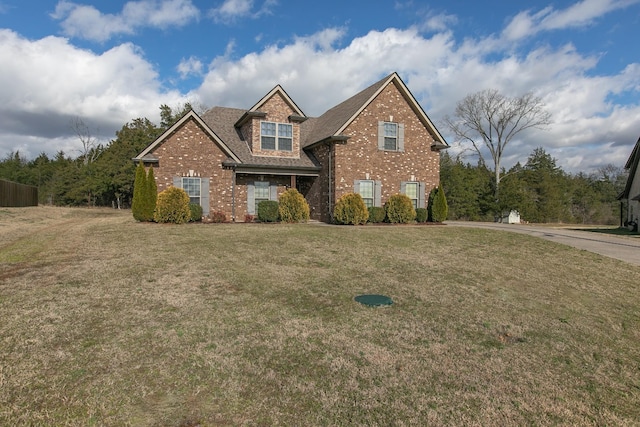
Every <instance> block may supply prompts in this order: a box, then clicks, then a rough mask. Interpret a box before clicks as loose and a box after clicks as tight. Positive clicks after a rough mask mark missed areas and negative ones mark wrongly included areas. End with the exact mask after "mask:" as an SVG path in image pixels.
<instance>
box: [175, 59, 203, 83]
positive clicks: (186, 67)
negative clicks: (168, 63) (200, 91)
mask: <svg viewBox="0 0 640 427" xmlns="http://www.w3.org/2000/svg"><path fill="white" fill-rule="evenodd" d="M202 70H203V64H202V61H200V60H199V59H198V58H195V57H193V56H191V57H189V58H186V59H185V58H183V59H182V60H181V61H180V64H178V73H179V74H180V77H181V78H183V79H185V78H187V77H189V76H191V75H200V74H202Z"/></svg>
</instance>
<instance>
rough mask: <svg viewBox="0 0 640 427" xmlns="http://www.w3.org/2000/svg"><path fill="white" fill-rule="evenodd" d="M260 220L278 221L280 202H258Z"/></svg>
mask: <svg viewBox="0 0 640 427" xmlns="http://www.w3.org/2000/svg"><path fill="white" fill-rule="evenodd" d="M258 220H259V221H262V222H277V221H278V202H276V201H275V200H263V201H262V202H260V203H258Z"/></svg>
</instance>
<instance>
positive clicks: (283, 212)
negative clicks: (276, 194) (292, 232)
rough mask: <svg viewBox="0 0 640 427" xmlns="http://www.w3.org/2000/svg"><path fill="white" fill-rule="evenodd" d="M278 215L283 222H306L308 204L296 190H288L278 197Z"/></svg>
mask: <svg viewBox="0 0 640 427" xmlns="http://www.w3.org/2000/svg"><path fill="white" fill-rule="evenodd" d="M278 213H279V214H280V221H283V222H306V221H309V203H307V200H306V199H305V198H304V196H303V195H302V194H300V193H299V192H298V190H296V189H295V188H290V189H288V190H287V191H285V192H284V193H282V195H280V200H279V201H278Z"/></svg>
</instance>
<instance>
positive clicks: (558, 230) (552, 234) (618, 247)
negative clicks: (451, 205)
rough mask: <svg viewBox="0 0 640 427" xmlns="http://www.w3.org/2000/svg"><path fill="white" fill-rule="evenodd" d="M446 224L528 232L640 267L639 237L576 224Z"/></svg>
mask: <svg viewBox="0 0 640 427" xmlns="http://www.w3.org/2000/svg"><path fill="white" fill-rule="evenodd" d="M445 224H448V225H450V226H455V227H475V228H488V229H495V230H504V231H511V232H514V233H522V234H529V235H531V236H536V237H540V238H542V239H547V240H551V241H552V242H557V243H562V244H565V245H569V246H573V247H575V248H578V249H583V250H585V251H590V252H595V253H597V254H600V255H604V256H606V257H610V258H615V259H619V260H622V261H625V262H628V263H630V264H635V265H639V266H640V236H639V237H632V236H615V235H611V234H605V233H595V232H591V231H582V230H576V229H575V228H579V225H575V226H572V228H568V227H554V226H547V225H524V224H501V223H496V222H470V221H447V222H445Z"/></svg>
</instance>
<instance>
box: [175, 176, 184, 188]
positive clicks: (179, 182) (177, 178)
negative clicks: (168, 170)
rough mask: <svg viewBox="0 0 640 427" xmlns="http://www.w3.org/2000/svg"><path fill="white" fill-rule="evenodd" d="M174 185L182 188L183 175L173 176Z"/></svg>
mask: <svg viewBox="0 0 640 427" xmlns="http://www.w3.org/2000/svg"><path fill="white" fill-rule="evenodd" d="M173 186H174V187H177V188H182V177H181V176H174V177H173Z"/></svg>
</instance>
